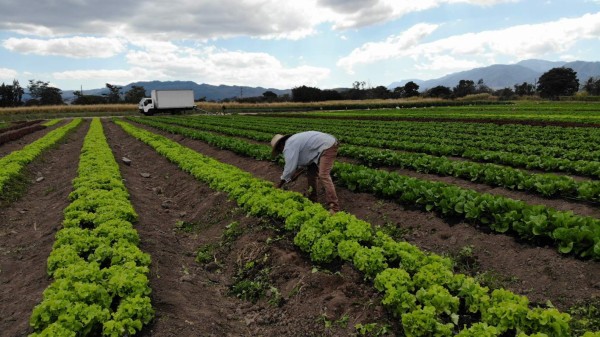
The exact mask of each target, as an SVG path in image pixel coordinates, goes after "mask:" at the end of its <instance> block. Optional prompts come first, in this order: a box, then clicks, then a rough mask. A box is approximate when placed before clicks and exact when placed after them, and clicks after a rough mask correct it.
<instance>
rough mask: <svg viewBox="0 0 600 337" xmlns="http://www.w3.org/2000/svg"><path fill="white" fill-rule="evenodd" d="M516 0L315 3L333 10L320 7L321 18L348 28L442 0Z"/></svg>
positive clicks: (489, 0) (486, 0)
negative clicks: (321, 9) (324, 9)
mask: <svg viewBox="0 0 600 337" xmlns="http://www.w3.org/2000/svg"><path fill="white" fill-rule="evenodd" d="M517 1H519V0H421V1H398V0H350V1H348V0H318V1H317V3H318V4H319V5H320V6H322V7H324V8H326V9H329V10H330V11H331V12H332V13H328V12H327V11H321V20H322V21H323V22H326V21H329V22H332V23H333V27H334V28H335V29H348V28H358V27H364V26H369V25H376V24H381V23H384V22H387V21H391V20H394V19H398V18H400V17H403V16H405V15H407V14H409V13H414V12H422V11H426V10H430V9H433V8H436V7H439V6H441V5H444V4H454V3H465V4H469V5H473V6H492V5H496V4H500V3H507V2H517ZM317 15H318V14H317Z"/></svg>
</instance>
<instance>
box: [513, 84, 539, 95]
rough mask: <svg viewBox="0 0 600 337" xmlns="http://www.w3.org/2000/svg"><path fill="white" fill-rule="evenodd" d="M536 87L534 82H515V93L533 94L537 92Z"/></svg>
mask: <svg viewBox="0 0 600 337" xmlns="http://www.w3.org/2000/svg"><path fill="white" fill-rule="evenodd" d="M535 90H536V87H535V85H533V84H529V83H527V82H523V83H522V84H515V94H516V95H517V96H531V95H533V94H535Z"/></svg>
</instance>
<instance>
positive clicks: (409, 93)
mask: <svg viewBox="0 0 600 337" xmlns="http://www.w3.org/2000/svg"><path fill="white" fill-rule="evenodd" d="M403 96H404V97H413V96H419V85H418V84H416V83H415V82H413V81H409V82H408V83H406V84H405V85H404V95H403Z"/></svg>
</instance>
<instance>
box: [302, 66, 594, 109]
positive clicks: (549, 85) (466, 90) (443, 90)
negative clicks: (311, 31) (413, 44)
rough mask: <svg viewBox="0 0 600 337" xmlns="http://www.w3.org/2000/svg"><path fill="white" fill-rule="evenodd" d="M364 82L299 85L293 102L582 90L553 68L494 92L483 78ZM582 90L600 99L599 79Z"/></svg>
mask: <svg viewBox="0 0 600 337" xmlns="http://www.w3.org/2000/svg"><path fill="white" fill-rule="evenodd" d="M365 84H366V83H365V82H359V81H356V82H354V83H353V86H352V88H351V89H348V90H345V91H340V92H338V91H334V90H321V89H319V88H313V87H307V86H300V87H296V88H293V89H292V100H293V101H295V102H318V101H328V100H344V99H351V100H365V99H390V98H408V97H414V96H420V97H432V98H443V99H455V98H461V97H465V96H468V95H476V94H489V95H492V96H496V97H497V98H498V99H499V100H513V99H517V98H519V97H523V96H534V95H539V96H540V97H542V98H546V99H551V100H557V99H559V97H560V96H572V95H574V94H575V93H577V92H578V91H579V90H580V85H579V80H578V79H577V72H575V71H574V70H573V69H572V68H565V67H560V68H553V69H550V70H549V71H547V72H546V73H544V74H543V75H542V76H541V77H540V78H539V79H538V80H537V82H536V83H534V84H532V83H528V82H523V83H521V84H515V85H514V87H513V88H509V87H506V88H503V89H498V90H493V89H492V88H490V87H489V86H487V85H486V84H485V83H484V81H483V79H480V80H479V81H477V83H475V82H474V81H472V80H460V81H459V82H458V84H457V85H456V86H455V87H453V88H450V87H446V86H442V85H438V86H436V87H433V88H429V89H427V90H425V91H424V92H422V93H421V92H419V85H418V84H416V83H414V82H413V81H410V82H408V83H406V84H405V85H404V86H399V87H396V88H394V89H393V90H389V89H388V88H386V87H384V86H378V87H375V88H365ZM581 89H582V90H583V91H584V92H585V93H587V94H588V95H592V96H600V77H597V78H593V77H590V78H589V79H588V80H587V81H586V82H585V83H584V84H583V85H582V87H581Z"/></svg>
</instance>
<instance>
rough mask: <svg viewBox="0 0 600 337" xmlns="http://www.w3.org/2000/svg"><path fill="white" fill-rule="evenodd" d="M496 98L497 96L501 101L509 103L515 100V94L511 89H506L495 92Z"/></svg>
mask: <svg viewBox="0 0 600 337" xmlns="http://www.w3.org/2000/svg"><path fill="white" fill-rule="evenodd" d="M494 96H497V97H498V99H499V100H501V101H509V100H511V99H514V98H515V92H514V91H513V90H512V89H511V88H504V89H500V90H497V91H495V92H494Z"/></svg>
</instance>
